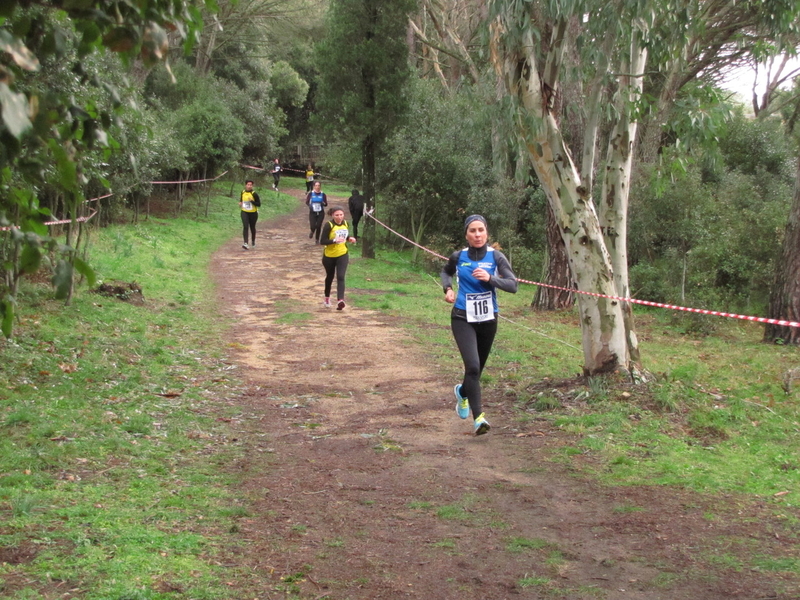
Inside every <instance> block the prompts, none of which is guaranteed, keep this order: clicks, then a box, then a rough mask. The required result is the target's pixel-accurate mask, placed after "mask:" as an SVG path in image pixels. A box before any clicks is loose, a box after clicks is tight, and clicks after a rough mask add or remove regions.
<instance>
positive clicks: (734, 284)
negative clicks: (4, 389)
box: [0, 0, 800, 374]
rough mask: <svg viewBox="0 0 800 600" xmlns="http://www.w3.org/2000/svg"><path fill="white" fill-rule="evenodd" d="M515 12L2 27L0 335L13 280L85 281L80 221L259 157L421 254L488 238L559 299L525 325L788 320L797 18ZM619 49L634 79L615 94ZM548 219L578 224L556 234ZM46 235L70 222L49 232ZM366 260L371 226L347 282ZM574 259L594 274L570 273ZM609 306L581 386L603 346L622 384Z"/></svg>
mask: <svg viewBox="0 0 800 600" xmlns="http://www.w3.org/2000/svg"><path fill="white" fill-rule="evenodd" d="M114 6H115V5H114ZM519 6H520V5H518V4H517V3H514V2H500V1H498V2H493V3H485V2H481V1H478V2H467V1H462V2H459V1H453V2H445V3H437V2H429V1H423V2H419V3H414V2H408V3H389V2H378V1H374V2H355V1H353V2H350V1H346V0H340V1H339V2H334V3H331V4H330V6H329V5H328V3H326V2H310V1H298V0H267V1H265V0H250V1H241V2H221V3H205V4H203V3H198V4H193V3H188V2H187V3H178V4H172V3H164V2H158V1H155V0H154V1H152V2H147V3H143V4H141V5H139V8H131V7H128V8H127V9H126V10H127V12H123V13H120V12H118V9H112V4H104V3H96V4H88V3H64V4H61V3H50V4H28V3H17V2H12V3H10V4H7V5H6V6H5V8H4V9H3V10H4V13H3V16H2V17H0V18H2V19H3V21H2V27H3V28H2V30H0V32H1V33H2V34H3V45H4V50H5V54H4V56H5V60H4V65H3V66H2V72H3V77H4V79H3V82H2V83H0V92H2V94H0V101H1V102H2V104H3V130H2V136H3V142H4V146H3V147H4V153H3V156H2V164H0V166H1V167H2V171H0V173H1V174H2V181H0V185H2V190H3V193H2V195H0V202H2V205H0V219H1V220H2V223H0V225H5V226H9V225H12V224H13V225H15V226H19V229H12V230H11V232H10V233H8V234H6V235H4V237H3V239H2V244H0V253H1V254H2V256H1V257H0V258H2V261H1V262H0V265H2V266H1V267H0V268H1V269H2V275H3V277H2V284H0V285H2V288H0V310H2V313H1V314H0V316H2V325H3V331H4V333H5V334H6V335H10V334H11V330H12V327H13V315H14V311H15V307H16V306H17V304H18V303H19V302H24V298H23V297H21V296H19V295H18V284H19V281H20V278H21V277H22V276H23V275H24V274H25V273H31V272H33V271H36V270H37V269H38V268H39V266H40V265H41V264H42V261H43V260H44V261H45V262H46V263H47V264H48V265H49V268H50V269H51V270H52V273H53V281H54V285H55V286H56V289H57V294H58V296H59V297H62V298H67V299H68V298H69V297H70V295H71V294H72V289H73V281H74V278H75V277H76V276H78V275H82V276H89V277H91V275H92V272H91V267H90V261H89V260H87V257H85V256H84V255H83V254H82V250H81V240H82V239H85V236H83V233H82V231H83V229H82V228H83V222H82V219H85V218H86V217H87V216H88V215H89V214H93V212H94V211H95V210H97V216H96V217H95V218H94V219H93V223H96V224H98V225H100V226H102V225H105V224H109V223H113V222H118V221H120V220H126V219H133V220H136V219H138V218H141V216H142V214H143V213H144V214H145V215H146V214H147V212H148V201H149V199H150V198H151V197H153V196H154V195H162V196H168V197H169V198H170V201H171V202H172V203H173V204H174V209H175V212H176V213H180V211H181V207H182V204H183V201H184V198H185V194H186V192H187V189H189V184H176V185H173V186H172V187H171V188H166V187H165V186H156V185H154V184H153V183H152V182H154V181H192V180H199V179H211V178H213V177H217V176H219V175H221V174H222V173H231V174H233V178H234V179H242V178H244V176H245V174H246V173H245V172H244V171H242V168H241V167H242V165H249V166H257V167H264V166H267V165H269V164H271V162H272V160H273V159H274V158H275V157H277V158H279V159H280V160H281V162H282V163H283V165H284V167H285V168H286V169H288V170H287V171H286V174H291V173H292V170H295V171H296V174H300V173H299V172H300V171H302V170H304V169H305V167H306V165H307V164H312V165H313V167H314V168H315V169H316V171H317V172H318V174H319V173H321V174H323V175H324V176H325V177H333V178H338V179H339V180H342V181H345V182H350V183H352V184H353V185H354V186H356V187H358V188H362V189H363V190H364V191H365V195H366V196H367V198H368V203H369V205H370V207H372V206H377V211H378V212H377V213H376V214H378V215H380V217H381V218H382V219H383V220H384V221H385V222H386V223H388V224H389V225H391V226H392V227H395V228H396V229H398V230H400V231H402V232H405V233H406V234H408V235H409V237H411V238H412V239H414V240H415V241H417V242H419V243H422V244H424V245H426V246H428V247H430V248H432V249H434V250H437V251H440V252H444V251H446V250H447V249H448V248H450V247H452V245H453V244H454V243H457V242H458V240H459V238H460V233H461V232H460V229H461V223H462V219H463V217H464V215H465V214H469V213H472V212H481V213H486V214H488V215H491V219H492V232H493V236H494V239H495V240H496V241H498V242H499V243H500V244H501V245H502V247H503V248H504V249H505V251H506V253H507V254H508V255H509V257H510V258H511V260H512V262H513V264H514V266H515V270H516V272H517V273H518V275H519V276H520V277H523V278H527V279H531V280H535V281H542V282H545V283H548V284H552V285H554V286H556V288H552V289H551V288H539V290H538V292H537V296H536V298H535V299H534V305H535V306H536V307H537V308H540V309H557V308H565V307H569V306H571V305H572V304H573V303H574V302H575V301H576V300H575V296H574V295H573V294H572V293H570V292H569V291H567V290H569V289H573V288H575V289H579V290H581V291H588V292H600V293H609V292H610V295H615V296H620V297H634V298H640V299H646V300H650V301H655V302H666V303H675V304H680V305H690V306H697V307H703V308H709V309H714V310H723V311H730V312H744V313H747V314H756V315H766V316H769V317H772V318H775V319H788V320H796V319H797V316H798V303H800V299H798V295H800V292H798V290H797V284H796V283H795V280H796V277H795V275H796V273H797V272H798V271H797V269H798V267H797V265H798V262H800V258H798V252H799V251H798V248H797V246H798V243H797V238H796V237H795V236H796V235H797V234H796V229H797V227H796V222H797V221H798V218H797V212H798V208H797V205H798V204H800V202H798V201H797V199H796V198H797V192H796V190H795V187H796V186H795V179H796V174H797V166H798V160H797V155H798V151H797V143H796V142H797V140H796V136H795V135H794V122H795V118H796V114H797V108H798V99H797V98H798V95H797V93H796V90H794V89H793V88H792V78H793V76H794V74H795V72H794V71H791V70H790V69H788V68H786V63H785V62H784V61H785V60H786V59H788V58H790V57H791V56H792V55H793V54H794V52H795V49H796V46H795V42H794V37H793V36H794V35H795V29H796V22H797V19H796V18H795V17H796V15H795V13H794V12H792V11H793V10H795V9H794V8H793V7H792V6H790V5H786V6H784V5H780V4H776V5H775V6H771V8H770V11H766V12H765V11H763V10H761V9H760V8H759V7H760V4H759V3H745V4H742V3H733V4H731V7H735V10H723V9H720V8H719V7H718V6H717V5H714V6H713V7H705V8H706V10H705V11H704V10H702V9H701V8H698V7H694V8H690V7H686V6H685V7H683V9H682V11H679V16H678V17H675V16H674V13H672V12H670V11H669V7H668V6H667V5H666V4H664V5H663V6H662V5H656V4H653V5H652V6H651V7H650V8H649V9H642V8H641V7H640V6H639V5H636V7H633V6H627V5H624V4H621V5H620V7H622V8H625V10H626V11H627V12H626V13H624V15H623V18H619V13H618V12H614V11H615V9H613V8H612V7H610V6H607V5H602V7H601V6H600V5H598V6H593V5H592V3H576V4H575V5H572V4H570V5H569V6H566V5H565V6H561V5H559V4H556V5H553V6H550V5H548V4H546V3H544V4H542V5H541V6H538V5H536V4H535V3H534V4H531V5H529V6H528V5H527V4H526V7H527V8H525V11H527V12H525V11H523V12H522V13H520V12H519ZM676 6H678V7H681V6H683V5H681V4H680V3H678V4H676ZM603 7H605V8H603ZM328 9H330V10H328ZM712 9H713V10H712ZM115 10H117V12H116V13H115V12H114V11H115ZM515 11H516V12H515ZM609 11H610V12H609ZM631 11H634V12H631ZM635 11H641V14H639V13H637V12H635ZM694 11H697V12H694ZM523 13H524V14H523ZM668 15H669V18H668ZM701 18H702V23H698V19H701ZM370 19H371V20H370ZM609 19H610V20H609ZM676 19H677V20H676ZM492 23H494V25H495V26H496V27H495V30H494V31H493V30H492V26H490V24H492ZM520 23H521V25H519V24H520ZM531 23H534V24H535V26H533V27H531V26H530V24H531ZM609 23H613V27H611V28H609ZM498 24H500V25H498ZM517 25H519V27H518V31H517V30H514V27H516V26H517ZM678 25H680V27H679V28H678V33H677V34H676V33H675V29H674V27H673V26H678ZM732 25H736V27H732ZM381 27H383V28H384V29H380V28H381ZM498 29H502V30H503V31H504V32H506V33H505V38H503V39H502V40H501V41H498V40H500V37H499V36H498V35H497V31H496V30H498ZM565 32H567V33H568V34H569V35H565ZM512 34H513V35H512ZM515 35H516V36H517V37H519V39H522V37H524V36H525V35H530V36H532V37H531V39H535V40H537V41H536V44H530V43H528V42H525V43H521V42H520V44H522V45H521V46H519V47H520V48H534V49H535V50H536V52H531V53H530V54H529V55H528V56H527V57H524V58H522V59H520V58H519V57H518V56H517V57H516V58H515V57H514V52H518V49H516V48H515V47H514V44H515V43H517V38H515V37H514V36H515ZM509 40H510V41H509ZM631 40H634V41H635V40H639V41H638V42H636V43H634V44H633V46H636V44H639V47H640V49H639V50H637V52H639V54H638V55H637V56H641V54H642V52H641V48H645V49H646V52H649V56H650V57H651V58H650V59H649V61H648V62H647V68H646V69H644V70H643V71H642V73H641V75H640V76H635V77H631V74H630V73H629V72H627V70H626V67H625V65H628V64H629V63H630V61H631V56H632V54H631V53H630V52H629V51H628V50H627V48H628V47H629V46H630V45H631V43H632V42H631ZM642 40H643V41H642ZM501 43H502V44H505V46H503V47H502V48H501V47H500V45H501ZM525 44H528V45H527V46H526V45H525ZM526 51H527V50H526ZM646 52H645V53H646ZM537 53H539V54H540V57H537V56H536V54H537ZM498 55H501V56H502V57H505V58H502V57H501V58H498ZM603 56H605V57H606V58H607V60H606V59H604V60H599V58H598V57H603ZM365 57H366V58H365ZM617 57H619V60H617ZM537 58H538V59H540V60H541V61H542V62H539V63H537V62H536V60H537ZM503 60H505V61H506V62H505V63H503ZM514 60H517V61H518V62H517V64H518V65H523V64H524V63H525V61H527V64H529V65H534V66H535V68H536V69H538V72H539V73H541V74H543V78H542V79H541V81H539V82H538V83H537V89H539V91H541V90H544V92H543V93H544V94H545V95H544V96H542V97H541V98H539V100H537V101H536V102H538V103H539V104H540V105H542V106H544V108H545V111H546V113H547V118H546V119H542V118H540V116H537V115H535V114H534V113H533V112H532V111H531V109H530V107H529V106H526V104H525V103H526V101H527V99H526V98H524V97H523V96H524V94H520V92H519V90H518V89H516V90H515V86H516V87H517V88H519V87H520V86H519V85H518V82H519V81H521V79H520V78H517V79H515V80H513V81H512V79H513V77H511V78H509V74H508V73H505V74H504V71H503V70H504V68H505V67H504V66H503V64H506V65H508V64H513V62H514ZM748 67H752V68H753V69H758V68H760V69H761V70H760V78H761V81H762V82H763V81H764V79H765V78H766V79H767V83H766V88H765V90H764V91H763V92H762V93H760V94H758V95H757V94H755V91H754V94H753V97H752V98H749V99H747V100H745V99H743V98H742V97H741V96H740V95H736V94H732V93H731V92H728V91H726V90H725V89H724V88H723V87H722V85H723V82H724V81H725V79H726V76H728V75H729V74H730V73H731V72H732V69H736V68H739V69H741V68H748ZM532 70H533V69H527V71H525V69H522V70H521V71H520V72H519V73H521V74H522V75H523V76H524V72H530V71H532ZM511 71H513V68H512V69H511ZM556 72H557V73H558V74H557V75H553V73H556ZM518 75H519V74H518ZM514 77H517V75H514ZM509 81H511V83H509ZM547 90H550V92H548V91H547ZM537 93H539V92H537ZM515 95H516V102H515ZM370 102H371V103H372V105H368V104H369V103H370ZM745 102H746V103H745ZM453 115H457V118H453ZM537 119H539V120H538V122H539V123H546V124H547V123H553V126H552V128H554V130H555V132H556V134H557V136H558V137H557V138H552V139H556V143H557V144H562V145H563V148H564V151H565V152H567V153H569V154H570V155H571V156H570V159H569V161H570V164H569V165H567V167H568V168H562V169H561V171H562V172H565V171H566V172H569V169H572V174H573V175H574V176H572V179H571V181H572V183H571V184H569V185H571V186H572V187H573V188H574V190H572V195H570V194H569V193H566V194H562V192H563V190H564V189H565V188H567V187H568V185H566V184H565V183H564V182H563V181H561V182H558V181H555V180H554V179H553V178H552V177H551V176H550V174H547V173H544V172H543V171H542V167H541V166H540V164H539V163H537V159H536V156H535V152H533V153H532V152H531V148H533V147H537V144H538V143H539V142H538V141H537V140H534V142H533V143H531V139H532V137H535V136H536V135H537V133H536V127H537V126H531V125H530V124H531V123H534V122H537V121H536V120H537ZM547 127H551V126H550V125H547ZM552 128H551V129H552ZM543 129H545V127H540V128H539V131H540V132H541V131H542V130H543ZM621 132H622V133H621ZM547 135H550V133H547ZM620 136H627V138H624V139H623V137H620ZM620 140H623V141H622V142H621V143H620ZM539 147H540V146H539ZM604 149H607V150H604ZM620 149H622V151H620ZM615 153H616V154H615ZM556 156H557V157H559V156H561V154H559V153H558V152H557V153H556ZM532 157H533V158H532ZM572 157H575V158H574V159H573V158H572ZM544 162H546V161H544ZM551 162H552V161H551ZM556 162H558V161H556ZM376 166H377V167H376ZM626 172H627V175H626ZM619 173H621V174H622V178H620V177H618V174H619ZM610 175H614V177H610ZM542 182H544V183H542ZM198 187H199V186H198V185H197V184H195V185H194V186H193V188H192V189H194V190H197V189H198ZM167 189H169V191H167ZM560 190H561V191H560ZM591 196H594V205H595V206H596V207H597V209H596V210H595V209H594V208H592V206H591V204H587V203H586V202H585V201H584V198H585V197H591ZM98 197H99V198H100V199H99V200H96V201H95V202H94V203H88V204H87V203H86V200H87V199H94V198H98ZM566 204H571V205H575V204H581V205H583V206H584V207H589V208H588V212H585V213H576V214H575V215H573V216H569V215H567V216H565V213H564V212H563V208H564V206H565V205H566ZM628 204H629V207H628ZM554 208H555V212H554ZM582 210H586V209H585V208H583V209H582ZM614 211H616V213H615V212H614ZM595 213H597V214H598V215H599V217H598V216H596V215H595ZM608 215H610V216H608ZM47 219H50V220H53V219H63V220H64V221H71V222H69V223H67V224H66V225H64V227H63V230H64V231H62V229H57V228H56V229H51V230H50V231H48V229H47V228H46V227H44V226H43V225H41V223H42V222H43V221H46V220H47ZM569 219H572V221H571V222H570V221H569ZM588 221H591V222H592V223H590V224H589V225H588V226H587V225H586V222H588ZM595 221H596V223H595ZM575 223H577V224H575ZM584 229H585V230H584ZM545 232H546V234H545ZM62 233H63V234H64V235H65V236H66V237H65V240H64V243H62V242H59V241H57V240H58V239H59V235H62ZM373 235H374V234H373V230H372V229H371V222H370V223H368V226H367V228H366V231H365V240H364V243H365V256H372V255H373V250H372V245H373ZM593 236H595V237H593ZM584 238H585V239H588V240H591V242H590V243H583V242H581V241H580V240H582V239H584ZM565 241H566V243H567V246H565ZM388 243H390V244H394V243H396V242H394V241H391V240H390V241H389V242H388ZM570 243H571V244H572V245H570ZM576 247H577V248H578V250H575V249H574V248H576ZM581 247H584V248H585V247H588V248H590V254H591V252H594V253H595V255H596V257H595V258H592V256H588V257H587V256H578V254H579V252H580V251H581ZM609 253H610V255H611V257H610V259H609V258H608V255H609ZM597 261H599V264H598V262H597ZM606 280H607V281H606ZM604 281H606V283H603V282H604ZM609 285H612V286H613V285H615V286H616V287H615V288H613V287H612V288H609V287H608V286H609ZM558 288H562V289H558ZM578 303H579V304H581V303H594V306H595V309H597V308H598V301H596V300H593V299H586V297H584V296H581V297H579V298H578ZM613 304H618V303H613ZM620 304H623V311H627V312H626V313H625V315H626V316H625V320H626V324H625V335H627V339H626V340H622V341H619V342H614V341H613V340H612V341H611V342H609V341H608V340H602V339H599V340H598V339H594V340H593V339H590V338H591V337H592V336H593V335H595V337H596V336H597V335H601V334H599V333H597V332H599V331H601V330H604V329H609V328H616V327H617V325H616V324H615V322H617V321H618V322H622V321H623V319H622V318H616V319H614V314H611V316H610V320H605V321H604V319H606V317H607V315H605V314H603V313H602V310H603V308H602V306H601V307H600V308H599V310H600V314H596V313H595V314H591V313H586V314H585V315H584V319H583V320H584V322H587V323H588V322H589V321H591V320H592V319H594V322H593V324H592V325H591V326H584V327H585V335H584V351H585V355H586V356H585V366H584V369H585V371H586V372H587V373H588V374H591V373H594V372H598V373H599V372H603V371H604V370H606V367H607V363H606V362H604V359H603V357H602V349H601V350H597V348H596V346H597V345H598V344H599V345H600V346H601V347H607V346H609V345H610V346H611V347H612V350H613V356H612V360H610V361H608V364H610V365H611V367H612V370H613V368H614V367H616V366H621V367H623V368H629V367H630V368H631V370H632V371H633V372H634V374H636V370H637V365H638V348H637V344H636V343H635V341H634V339H635V337H634V336H631V335H630V332H632V331H633V330H634V325H633V323H632V322H630V323H628V322H627V315H628V314H629V310H630V309H629V307H627V308H626V307H625V306H624V305H625V304H626V303H620ZM581 310H582V311H583V310H585V308H584V307H583V304H582V308H581ZM620 316H621V315H618V317H620ZM679 318H683V319H685V320H687V321H690V322H691V325H690V327H693V328H696V329H699V330H703V331H704V332H709V331H711V330H713V328H714V321H713V320H707V319H702V318H696V317H693V316H683V317H679ZM609 322H610V323H614V324H612V325H608V323H609ZM798 329H800V328H796V327H777V326H768V327H767V329H766V331H765V339H766V340H769V341H776V342H780V343H793V342H796V341H797V339H798V334H797V331H798ZM592 332H594V333H592ZM615 343H616V344H617V346H619V347H616V346H615V345H614V344H615ZM593 345H594V347H593Z"/></svg>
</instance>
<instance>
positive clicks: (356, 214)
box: [347, 190, 364, 239]
mask: <svg viewBox="0 0 800 600" xmlns="http://www.w3.org/2000/svg"><path fill="white" fill-rule="evenodd" d="M347 208H348V209H350V219H351V220H352V221H353V237H354V238H356V239H358V222H359V221H360V220H361V217H362V216H364V196H362V195H361V194H359V193H358V190H353V195H352V196H350V197H349V198H348V199H347Z"/></svg>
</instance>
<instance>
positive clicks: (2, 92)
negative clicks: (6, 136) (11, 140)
mask: <svg viewBox="0 0 800 600" xmlns="http://www.w3.org/2000/svg"><path fill="white" fill-rule="evenodd" d="M0 104H2V106H3V123H5V126H6V127H7V128H8V131H9V133H11V135H13V136H14V137H15V138H17V139H19V138H20V137H21V136H22V134H23V133H25V132H26V131H27V130H28V129H30V128H31V120H30V119H29V118H28V99H27V98H26V97H25V94H18V93H16V92H13V91H11V89H10V88H9V87H8V85H6V84H5V83H0Z"/></svg>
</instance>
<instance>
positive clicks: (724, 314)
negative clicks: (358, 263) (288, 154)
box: [365, 212, 800, 327]
mask: <svg viewBox="0 0 800 600" xmlns="http://www.w3.org/2000/svg"><path fill="white" fill-rule="evenodd" d="M365 214H366V215H367V216H368V217H370V218H371V219H372V220H373V221H375V222H376V223H378V224H379V225H380V226H381V227H383V228H385V229H387V230H388V231H391V232H392V233H393V234H395V235H396V236H398V237H399V238H401V239H403V240H405V241H407V242H408V243H409V244H412V245H414V246H416V247H417V248H420V249H421V250H424V251H425V252H427V253H429V254H433V255H434V256H438V257H439V258H441V259H443V260H447V258H446V257H444V256H442V255H441V254H437V253H436V252H434V251H433V250H429V249H428V248H425V247H424V246H420V245H419V244H417V243H416V242H413V241H412V240H410V239H408V238H407V237H406V236H404V235H402V234H400V233H398V232H397V231H395V230H394V229H392V228H391V227H389V226H388V225H386V224H385V223H382V222H381V221H379V220H378V219H376V218H375V216H374V215H373V214H372V212H367V213H365ZM517 281H519V282H520V283H528V284H530V285H538V286H540V287H546V288H551V289H554V290H561V291H565V292H574V293H576V294H584V295H586V296H595V297H596V298H608V299H610V300H618V301H620V302H630V303H632V304H642V305H644V306H655V307H657V308H666V309H669V310H680V311H684V312H691V313H698V314H701V315H712V316H715V317H728V318H730V319H741V320H744V321H753V322H755V323H768V324H770V325H780V326H781V327H800V323H798V322H797V321H786V320H783V319H768V318H766V317H753V316H750V315H738V314H735V313H728V312H722V311H718V310H707V309H704V308H691V307H688V306H677V305H675V304H665V303H663V302H652V301H650V300H637V299H636V298H620V297H619V296H609V295H607V294H598V293H596V292H583V291H581V290H575V289H571V288H564V287H559V286H557V285H550V284H548V283H540V282H538V281H528V280H527V279H519V278H517Z"/></svg>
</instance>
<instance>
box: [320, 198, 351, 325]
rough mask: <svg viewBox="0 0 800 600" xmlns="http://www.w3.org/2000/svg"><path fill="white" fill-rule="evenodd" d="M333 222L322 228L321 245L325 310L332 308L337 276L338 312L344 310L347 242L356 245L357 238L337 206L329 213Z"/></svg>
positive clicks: (348, 256) (348, 260) (347, 259)
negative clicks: (333, 289)
mask: <svg viewBox="0 0 800 600" xmlns="http://www.w3.org/2000/svg"><path fill="white" fill-rule="evenodd" d="M328 214H329V215H330V216H331V220H330V221H328V222H327V223H325V226H324V227H323V228H322V236H321V242H320V243H321V244H323V245H324V246H325V250H323V252H322V266H323V267H325V299H324V300H323V302H322V303H323V305H324V306H325V308H330V307H331V286H332V285H333V276H334V275H336V298H338V301H337V302H336V310H342V309H343V308H344V307H345V303H344V276H345V273H347V263H348V262H350V255H349V254H347V242H350V243H351V244H355V243H356V238H354V237H353V236H351V235H350V232H349V230H348V227H347V221H345V220H344V209H341V208H339V207H338V206H335V207H333V208H331V209H330V210H329V211H328Z"/></svg>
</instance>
